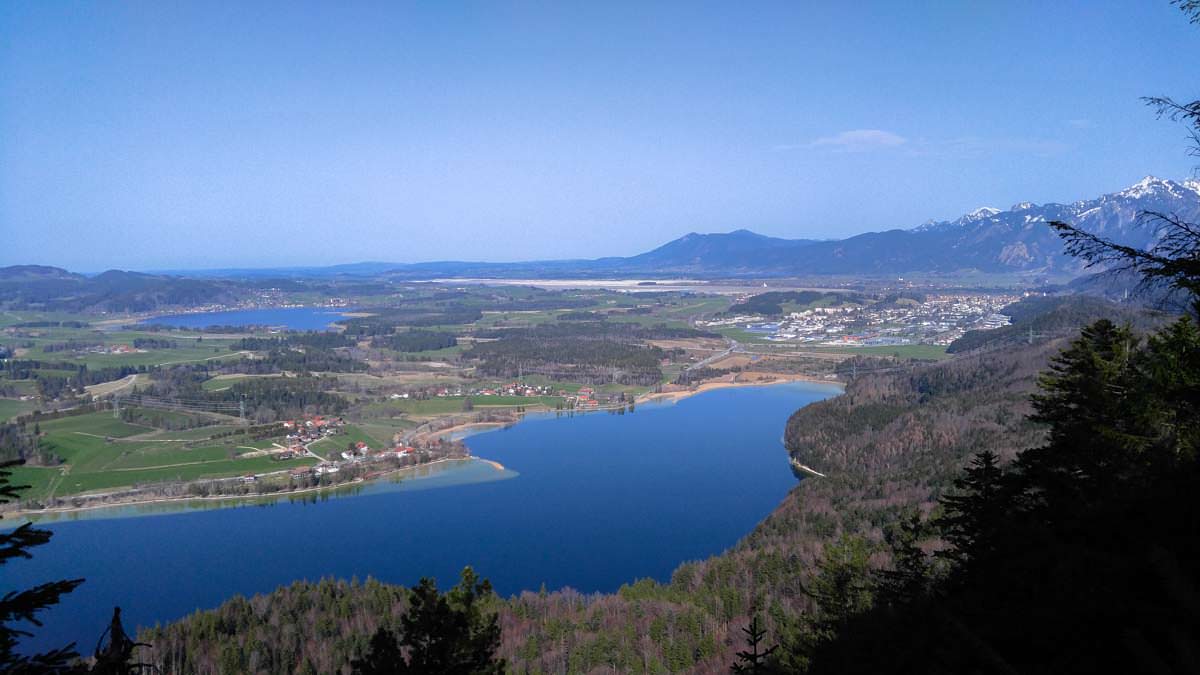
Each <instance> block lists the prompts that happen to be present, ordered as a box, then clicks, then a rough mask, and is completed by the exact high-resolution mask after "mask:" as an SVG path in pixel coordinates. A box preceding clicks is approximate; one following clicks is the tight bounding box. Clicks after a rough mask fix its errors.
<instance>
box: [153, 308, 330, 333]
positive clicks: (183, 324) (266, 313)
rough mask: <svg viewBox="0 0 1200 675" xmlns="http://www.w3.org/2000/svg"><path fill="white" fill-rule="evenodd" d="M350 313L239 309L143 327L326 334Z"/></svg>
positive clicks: (164, 318)
mask: <svg viewBox="0 0 1200 675" xmlns="http://www.w3.org/2000/svg"><path fill="white" fill-rule="evenodd" d="M346 311H349V310H337V309H330V308H328V307H279V308H268V309H236V310H229V311H227V312H197V313H194V314H171V315H167V316H158V317H154V318H153V319H147V320H146V321H143V322H142V323H147V324H163V325H167V326H177V327H179V328H207V327H209V326H272V327H275V326H280V327H284V328H290V329H291V330H327V329H329V328H330V326H331V324H333V322H334V321H337V320H339V319H343V318H345V316H346V315H345V313H344V312H346Z"/></svg>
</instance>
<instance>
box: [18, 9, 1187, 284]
mask: <svg viewBox="0 0 1200 675" xmlns="http://www.w3.org/2000/svg"><path fill="white" fill-rule="evenodd" d="M1198 57H1200V27H1196V26H1190V25H1189V24H1188V23H1187V21H1186V19H1185V17H1184V16H1183V14H1182V13H1181V12H1179V11H1178V10H1177V9H1175V8H1173V7H1172V6H1170V4H1169V3H1168V2H1167V1H1166V0H1161V1H1160V0H1126V1H1123V2H1104V1H1100V0H1087V1H1083V0H1080V1H1077V2H1068V1H1062V2H1059V1H1056V2H1041V1H1037V2H1022V1H1019V0H1002V1H1001V0H997V1H995V2H973V1H969V0H964V1H961V2H957V1H956V2H916V3H912V2H861V3H860V2H780V3H770V2H753V3H744V2H727V3H720V4H716V3H714V4H705V3H699V2H680V3H657V2H631V3H619V2H611V1H607V0H606V1H604V2H593V3H581V2H542V3H514V4H510V3H502V2H494V1H488V2H480V3H478V4H471V3H460V2H429V3H423V4H420V5H402V4H400V3H394V2H381V3H377V4H375V3H366V2H312V3H307V2H298V1H294V0H292V1H288V2H265V1H264V2H250V3H242V2H237V3H234V2H229V3H225V2H217V1H212V0H205V1H198V2H190V3H189V2H178V3H177V2H151V1H142V2H139V1H131V2H120V3H118V2H94V3H72V2H40V1H37V0H24V1H23V0H14V1H11V2H4V3H0V265H3V264H18V263H40V264H51V265H59V266H65V267H68V268H71V269H74V270H80V271H99V270H103V269H107V268H111V267H118V268H123V269H163V268H199V267H223V266H253V267H264V266H277V265H297V264H304V265H323V264H333V263H343V262H353V261H362V260H384V261H399V262H411V261H422V260H445V259H460V260H462V259H465V260H529V259H541V258H567V257H597V256H604V255H628V254H635V253H638V252H641V251H643V250H646V249H649V248H651V247H653V246H656V245H658V244H661V243H663V242H665V241H667V240H669V239H672V238H675V237H677V236H680V235H683V234H686V233H687V232H691V231H698V232H714V231H727V230H733V229H737V228H749V229H752V230H755V231H757V232H761V233H764V234H770V235H775V236H783V237H821V238H828V237H842V236H847V235H851V234H856V233H859V232H863V231H867V230H878V229H888V228H894V227H912V226H915V225H918V224H920V223H921V222H923V221H925V220H928V219H945V218H952V217H956V216H958V215H960V214H962V213H965V212H967V211H970V210H971V209H973V208H975V207H978V206H984V205H987V206H997V207H1001V208H1006V207H1008V206H1009V205H1011V204H1012V203H1014V202H1018V201H1026V200H1028V201H1033V202H1045V201H1072V200H1075V199H1080V198H1087V197H1094V196H1097V195H1099V194H1102V193H1104V192H1110V191H1114V190H1118V189H1121V188H1123V187H1126V186H1128V185H1130V184H1132V183H1134V182H1136V181H1137V180H1139V179H1140V178H1142V177H1143V176H1144V175H1147V174H1154V175H1158V176H1160V177H1166V178H1175V179H1181V178H1184V177H1186V176H1188V175H1190V172H1191V169H1192V167H1193V165H1194V164H1195V158H1193V157H1188V156H1187V155H1186V154H1185V147H1186V142H1185V131H1184V129H1183V128H1182V127H1180V126H1179V125H1177V124H1173V123H1170V122H1165V121H1156V120H1155V117H1154V115H1153V114H1152V112H1151V111H1150V110H1149V109H1147V108H1145V106H1144V105H1143V104H1142V103H1141V102H1140V101H1139V97H1140V96H1144V95H1150V94H1169V95H1173V96H1177V97H1180V98H1188V99H1189V100H1190V99H1191V98H1194V97H1196V96H1197V95H1200V70H1198V69H1197V63H1198Z"/></svg>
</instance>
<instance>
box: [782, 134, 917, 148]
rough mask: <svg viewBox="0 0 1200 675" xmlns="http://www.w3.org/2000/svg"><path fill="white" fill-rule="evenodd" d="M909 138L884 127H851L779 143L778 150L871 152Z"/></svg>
mask: <svg viewBox="0 0 1200 675" xmlns="http://www.w3.org/2000/svg"><path fill="white" fill-rule="evenodd" d="M907 142H908V139H907V138H905V137H903V136H901V135H899V134H894V133H892V132H890V131H884V130H882V129H851V130H850V131H843V132H841V133H839V134H834V135H833V136H822V137H821V138H818V139H816V140H814V141H811V142H809V143H800V144H792V145H777V146H775V149H776V150H777V151H787V150H804V149H815V148H827V149H829V150H832V151H834V152H869V151H871V150H886V149H888V148H898V147H900V146H902V145H904V144H905V143H907Z"/></svg>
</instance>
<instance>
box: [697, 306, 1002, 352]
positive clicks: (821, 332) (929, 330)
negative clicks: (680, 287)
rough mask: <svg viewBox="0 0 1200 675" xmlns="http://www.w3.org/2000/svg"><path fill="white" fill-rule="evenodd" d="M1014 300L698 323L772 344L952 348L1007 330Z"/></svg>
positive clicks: (850, 308)
mask: <svg viewBox="0 0 1200 675" xmlns="http://www.w3.org/2000/svg"><path fill="white" fill-rule="evenodd" d="M1020 299H1021V296H1019V295H1015V294H992V293H945V294H939V295H930V296H928V297H927V298H926V299H925V300H923V301H917V300H910V301H908V302H903V303H879V304H858V303H846V304H842V305H837V306H832V307H812V308H810V309H805V310H802V311H797V312H791V313H789V314H787V315H786V316H784V317H782V318H781V319H778V320H769V319H767V318H765V317H761V316H749V315H739V316H735V317H729V318H723V319H715V320H712V321H697V322H696V324H697V325H698V326H705V327H729V326H738V327H741V328H743V329H745V330H746V331H748V332H750V333H756V334H759V335H762V336H763V338H764V339H766V340H770V341H772V342H796V343H811V344H819V345H830V346H885V345H903V344H934V345H948V344H950V343H951V342H953V341H954V340H956V339H958V338H959V337H962V335H963V334H964V333H965V332H967V331H968V330H987V329H990V328H998V327H1000V326H1004V325H1007V324H1008V322H1009V319H1008V317H1007V316H1005V315H1003V314H1001V313H1000V310H1001V309H1002V308H1003V307H1005V306H1007V305H1009V304H1011V303H1013V302H1016V301H1017V300H1020Z"/></svg>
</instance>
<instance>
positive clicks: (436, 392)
mask: <svg viewBox="0 0 1200 675" xmlns="http://www.w3.org/2000/svg"><path fill="white" fill-rule="evenodd" d="M566 395H567V392H566V391H564V390H561V389H559V390H555V389H553V388H552V387H549V386H546V385H533V384H525V383H524V382H509V383H508V384H502V385H499V386H496V387H477V388H474V389H470V388H465V387H430V388H426V389H420V390H416V391H404V392H399V393H396V394H392V395H391V397H390V398H392V399H393V400H396V399H408V398H413V399H422V398H447V397H460V396H566Z"/></svg>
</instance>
